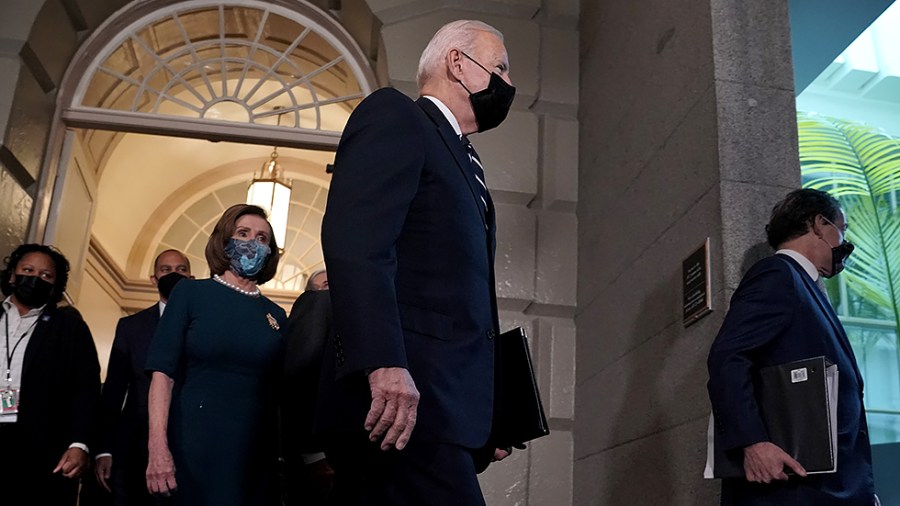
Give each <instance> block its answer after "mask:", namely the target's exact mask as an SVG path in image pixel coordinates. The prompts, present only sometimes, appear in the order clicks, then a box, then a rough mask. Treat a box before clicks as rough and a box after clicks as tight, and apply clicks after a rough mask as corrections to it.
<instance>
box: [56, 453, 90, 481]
mask: <svg viewBox="0 0 900 506" xmlns="http://www.w3.org/2000/svg"><path fill="white" fill-rule="evenodd" d="M87 465H88V454H87V452H85V451H84V450H82V449H81V448H69V449H68V450H66V453H63V455H62V457H61V458H60V459H59V463H57V464H56V467H55V468H53V472H54V473H59V472H62V475H63V476H65V477H66V478H78V477H79V476H81V473H82V472H84V470H85V469H86V468H87Z"/></svg>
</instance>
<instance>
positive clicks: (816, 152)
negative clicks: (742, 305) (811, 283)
mask: <svg viewBox="0 0 900 506" xmlns="http://www.w3.org/2000/svg"><path fill="white" fill-rule="evenodd" d="M797 123H798V130H799V141H800V165H801V174H802V177H803V186H804V187H806V188H816V189H820V190H826V191H828V192H829V193H831V194H832V195H834V196H835V197H837V198H838V200H840V202H841V206H842V207H843V208H844V211H845V213H846V214H847V221H848V223H849V224H850V228H849V230H848V232H847V239H848V240H849V241H850V242H852V243H854V244H855V245H856V250H855V251H854V252H853V255H852V257H851V262H850V263H849V265H848V266H847V269H846V271H845V274H842V276H843V277H844V279H845V281H846V283H847V287H848V289H849V290H850V291H852V292H853V293H854V294H855V295H857V296H858V297H859V298H861V299H862V300H864V301H867V302H868V303H869V304H871V305H873V306H874V307H875V310H876V313H879V314H878V315H877V316H878V317H879V319H889V320H893V322H895V323H896V324H897V326H896V328H898V329H900V195H898V193H900V139H897V138H894V137H891V136H890V135H887V134H886V133H884V132H882V131H879V130H878V129H876V128H873V127H870V126H867V125H861V124H858V123H853V122H849V121H845V120H841V119H835V118H827V117H823V116H818V115H814V114H809V113H804V112H798V113H797ZM830 288H831V289H832V290H834V289H835V288H836V287H835V286H831V287H830ZM872 316H875V315H872ZM894 340H895V341H896V335H895V336H894Z"/></svg>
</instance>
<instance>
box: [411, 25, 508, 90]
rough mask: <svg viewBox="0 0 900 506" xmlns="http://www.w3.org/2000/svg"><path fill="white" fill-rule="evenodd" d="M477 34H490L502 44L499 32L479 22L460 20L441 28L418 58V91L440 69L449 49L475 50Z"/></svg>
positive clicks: (501, 35) (468, 51) (501, 36)
mask: <svg viewBox="0 0 900 506" xmlns="http://www.w3.org/2000/svg"><path fill="white" fill-rule="evenodd" d="M478 32H488V33H491V34H493V35H496V36H497V38H499V39H500V42H503V34H502V33H500V31H499V30H497V29H496V28H494V27H493V26H491V25H489V24H487V23H483V22H481V21H475V20H471V19H460V20H458V21H452V22H450V23H447V24H446V25H444V26H442V27H441V29H440V30H438V31H437V33H435V34H434V37H432V38H431V42H429V43H428V45H427V46H425V50H424V51H422V56H421V57H420V58H419V71H418V73H417V74H416V81H417V83H418V85H419V89H420V90H421V89H422V87H423V86H425V84H426V83H427V82H428V80H429V79H431V78H432V77H433V74H434V72H435V70H437V69H438V68H440V66H441V64H443V62H444V58H445V57H446V56H447V53H448V52H450V50H451V49H453V48H458V49H460V50H462V51H465V52H466V53H471V52H472V50H473V49H474V48H475V36H476V35H477V33H478Z"/></svg>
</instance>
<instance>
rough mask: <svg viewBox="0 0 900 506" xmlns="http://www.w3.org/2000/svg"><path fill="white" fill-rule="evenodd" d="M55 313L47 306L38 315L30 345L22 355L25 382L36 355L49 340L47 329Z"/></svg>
mask: <svg viewBox="0 0 900 506" xmlns="http://www.w3.org/2000/svg"><path fill="white" fill-rule="evenodd" d="M54 315H55V312H54V311H53V309H51V308H50V307H47V308H45V309H44V311H43V312H42V313H41V314H40V316H38V321H37V324H36V325H35V326H34V331H33V332H32V333H31V337H29V338H28V346H26V347H25V355H24V356H23V357H22V382H23V383H24V382H25V376H26V375H27V374H28V371H29V369H31V367H32V364H33V363H34V357H35V355H37V353H38V350H39V349H40V348H41V346H43V345H44V341H46V340H47V330H48V328H49V327H50V322H51V320H52V318H53V316H54Z"/></svg>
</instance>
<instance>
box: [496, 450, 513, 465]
mask: <svg viewBox="0 0 900 506" xmlns="http://www.w3.org/2000/svg"><path fill="white" fill-rule="evenodd" d="M510 455H512V448H494V458H493V462H500V461H501V460H503V459H505V458H506V457H509V456H510Z"/></svg>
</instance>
